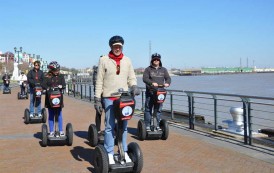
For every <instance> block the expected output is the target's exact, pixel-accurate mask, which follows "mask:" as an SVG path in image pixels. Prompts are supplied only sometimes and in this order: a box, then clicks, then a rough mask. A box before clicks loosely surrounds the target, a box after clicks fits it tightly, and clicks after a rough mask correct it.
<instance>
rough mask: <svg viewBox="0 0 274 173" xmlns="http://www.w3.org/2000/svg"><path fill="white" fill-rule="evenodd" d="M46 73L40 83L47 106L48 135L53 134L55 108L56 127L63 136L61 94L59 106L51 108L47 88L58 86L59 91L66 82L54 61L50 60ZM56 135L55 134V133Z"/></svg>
mask: <svg viewBox="0 0 274 173" xmlns="http://www.w3.org/2000/svg"><path fill="white" fill-rule="evenodd" d="M48 69H49V71H48V73H47V75H46V76H45V79H44V81H43V83H42V87H43V89H45V90H46V91H47V92H46V97H45V107H46V108H48V115H49V131H50V133H49V137H53V136H54V135H55V134H54V128H53V127H54V116H55V109H58V110H57V113H58V129H59V132H60V136H65V133H64V131H63V116H62V108H63V107H64V101H63V94H62V97H61V104H62V105H61V107H60V108H52V107H51V105H50V102H49V90H50V89H51V88H59V89H60V90H61V91H62V90H64V89H65V88H66V82H65V78H64V75H63V74H60V65H59V64H58V62H56V61H52V62H50V63H49V65H48ZM56 135H57V134H56Z"/></svg>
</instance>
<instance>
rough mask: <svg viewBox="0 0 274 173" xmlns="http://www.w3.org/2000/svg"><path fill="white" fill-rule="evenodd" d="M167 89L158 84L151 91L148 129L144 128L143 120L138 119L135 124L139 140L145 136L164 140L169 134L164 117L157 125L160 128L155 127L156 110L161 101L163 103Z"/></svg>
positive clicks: (145, 137)
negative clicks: (150, 112) (151, 110)
mask: <svg viewBox="0 0 274 173" xmlns="http://www.w3.org/2000/svg"><path fill="white" fill-rule="evenodd" d="M166 94H167V91H166V90H165V88H164V87H163V86H158V87H157V88H156V89H155V90H154V91H153V101H154V105H153V114H152V117H151V122H150V130H147V129H146V125H145V121H144V120H142V119H141V120H139V121H138V125H137V133H138V137H139V139H140V140H141V141H143V140H145V139H147V138H157V139H160V138H161V139H163V140H166V139H167V138H168V135H169V127H168V122H167V121H166V120H164V119H161V120H160V123H159V127H160V129H157V110H158V108H159V106H160V104H161V103H164V101H165V98H166Z"/></svg>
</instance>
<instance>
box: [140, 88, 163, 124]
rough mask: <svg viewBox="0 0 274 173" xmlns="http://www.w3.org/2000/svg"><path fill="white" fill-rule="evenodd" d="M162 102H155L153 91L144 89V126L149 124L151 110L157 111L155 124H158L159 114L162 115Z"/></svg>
mask: <svg viewBox="0 0 274 173" xmlns="http://www.w3.org/2000/svg"><path fill="white" fill-rule="evenodd" d="M162 108H163V104H162V103H157V102H155V99H154V95H153V92H151V91H146V102H145V112H144V120H145V124H146V127H149V126H150V125H151V116H152V110H153V112H154V111H157V116H156V119H157V124H155V126H159V123H160V121H161V115H162Z"/></svg>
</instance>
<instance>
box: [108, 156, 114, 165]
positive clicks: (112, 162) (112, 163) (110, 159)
mask: <svg viewBox="0 0 274 173" xmlns="http://www.w3.org/2000/svg"><path fill="white" fill-rule="evenodd" d="M108 161H109V164H110V165H114V164H115V161H114V158H113V154H108Z"/></svg>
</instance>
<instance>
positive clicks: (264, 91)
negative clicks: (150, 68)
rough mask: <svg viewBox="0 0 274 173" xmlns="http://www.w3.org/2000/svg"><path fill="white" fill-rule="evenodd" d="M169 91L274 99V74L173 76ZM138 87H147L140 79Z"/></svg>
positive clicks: (139, 78)
mask: <svg viewBox="0 0 274 173" xmlns="http://www.w3.org/2000/svg"><path fill="white" fill-rule="evenodd" d="M171 78H172V79H171V80H172V83H171V86H170V87H169V88H168V89H175V90H184V91H185V90H187V91H202V92H215V93H225V94H240V95H250V96H263V97H274V73H245V74H227V75H203V76H173V77H171ZM138 86H143V87H144V86H145V85H144V83H143V81H142V78H141V77H138Z"/></svg>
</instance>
